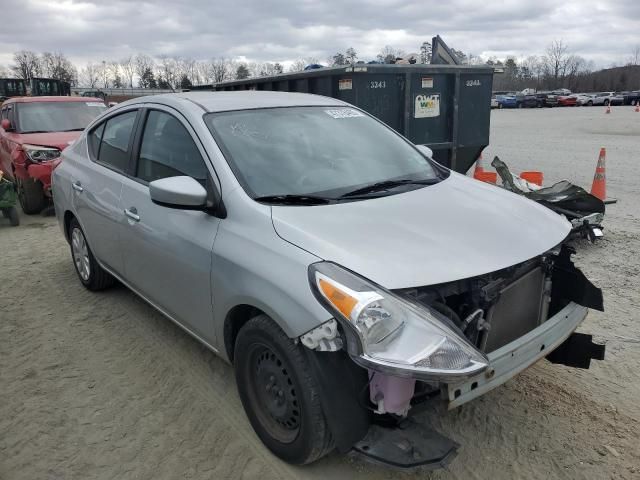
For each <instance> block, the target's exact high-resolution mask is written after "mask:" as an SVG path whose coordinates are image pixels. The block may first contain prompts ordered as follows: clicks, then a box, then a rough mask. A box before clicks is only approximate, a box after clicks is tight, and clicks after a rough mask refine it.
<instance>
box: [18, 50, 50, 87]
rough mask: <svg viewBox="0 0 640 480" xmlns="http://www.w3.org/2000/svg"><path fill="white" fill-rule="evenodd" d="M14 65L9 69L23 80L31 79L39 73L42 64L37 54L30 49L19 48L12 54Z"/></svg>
mask: <svg viewBox="0 0 640 480" xmlns="http://www.w3.org/2000/svg"><path fill="white" fill-rule="evenodd" d="M13 62H14V65H12V66H11V70H12V71H13V73H14V74H15V75H16V76H17V77H18V78H22V79H24V80H31V79H32V78H33V77H37V76H38V75H40V72H41V71H42V66H41V64H40V58H39V57H38V54H37V53H35V52H32V51H30V50H20V51H19V52H16V53H14V54H13Z"/></svg>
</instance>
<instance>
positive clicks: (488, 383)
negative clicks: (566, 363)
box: [446, 302, 588, 409]
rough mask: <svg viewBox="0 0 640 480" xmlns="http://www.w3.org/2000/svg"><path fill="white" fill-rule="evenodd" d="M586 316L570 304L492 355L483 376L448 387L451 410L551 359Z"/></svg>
mask: <svg viewBox="0 0 640 480" xmlns="http://www.w3.org/2000/svg"><path fill="white" fill-rule="evenodd" d="M587 312H588V308H586V307H583V306H581V305H578V304H577V303H574V302H571V303H569V304H568V305H567V306H566V307H564V308H563V309H562V310H560V311H559V312H558V313H556V314H555V315H554V316H553V317H551V318H549V319H548V320H547V321H546V322H544V323H543V324H542V325H540V326H539V327H537V328H535V329H534V330H532V331H530V332H529V333H527V334H526V335H523V336H522V337H520V338H518V339H517V340H514V341H513V342H511V343H509V344H507V345H505V346H503V347H501V348H499V349H497V350H495V351H493V352H491V353H489V354H488V355H487V357H488V359H489V366H488V368H487V369H486V370H485V371H484V372H482V373H479V374H477V375H475V376H473V377H470V378H467V379H465V380H464V381H460V382H456V383H448V384H446V391H447V395H448V401H449V403H448V408H449V409H452V408H455V407H458V406H460V405H462V404H464V403H466V402H468V401H470V400H473V399H474V398H477V397H479V396H481V395H484V394H485V393H487V392H488V391H489V390H492V389H494V388H495V387H497V386H499V385H502V384H503V383H505V382H506V381H507V380H509V379H511V378H513V377H514V376H516V375H517V374H518V373H520V372H521V371H523V370H525V369H526V368H527V367H529V366H531V365H533V364H534V363H536V362H537V361H538V360H540V359H541V358H543V357H546V356H547V355H549V354H550V353H551V352H552V351H553V350H555V349H556V348H557V347H559V346H560V345H561V344H562V343H563V342H564V341H565V340H566V339H567V338H568V337H569V336H570V335H571V334H572V333H573V331H574V330H575V329H576V328H577V327H578V326H579V325H580V324H581V323H582V321H583V320H584V319H585V317H586V316H587Z"/></svg>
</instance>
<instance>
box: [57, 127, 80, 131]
mask: <svg viewBox="0 0 640 480" xmlns="http://www.w3.org/2000/svg"><path fill="white" fill-rule="evenodd" d="M83 130H84V127H79V128H69V129H68V130H59V131H60V132H81V131H83Z"/></svg>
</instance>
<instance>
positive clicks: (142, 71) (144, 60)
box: [134, 53, 155, 82]
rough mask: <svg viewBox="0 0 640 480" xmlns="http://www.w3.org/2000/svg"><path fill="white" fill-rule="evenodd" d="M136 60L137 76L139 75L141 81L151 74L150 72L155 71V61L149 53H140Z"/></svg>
mask: <svg viewBox="0 0 640 480" xmlns="http://www.w3.org/2000/svg"><path fill="white" fill-rule="evenodd" d="M134 62H135V71H136V76H137V77H138V81H139V82H140V80H141V79H142V78H146V77H148V76H149V74H150V73H153V70H154V68H155V62H154V61H153V58H151V57H150V56H149V55H145V54H143V53H139V54H138V55H136V58H135V59H134Z"/></svg>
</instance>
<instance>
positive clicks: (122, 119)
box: [89, 110, 138, 172]
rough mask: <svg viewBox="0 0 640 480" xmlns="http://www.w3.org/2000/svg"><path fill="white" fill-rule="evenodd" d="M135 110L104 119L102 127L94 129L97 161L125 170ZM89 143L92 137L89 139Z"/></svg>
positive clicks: (127, 162)
mask: <svg viewBox="0 0 640 480" xmlns="http://www.w3.org/2000/svg"><path fill="white" fill-rule="evenodd" d="M137 114H138V111H137V110H134V111H132V112H127V113H123V114H121V115H118V116H115V117H111V118H110V119H109V120H107V121H106V124H105V126H104V129H103V130H102V131H101V132H100V131H99V130H100V127H98V128H97V129H94V130H93V131H92V133H91V135H94V139H93V142H94V143H95V142H98V141H99V142H100V147H99V150H98V156H97V158H98V162H100V163H103V164H105V165H107V166H109V167H111V168H113V169H115V170H119V171H121V172H126V171H127V167H128V166H129V153H130V145H131V135H132V134H133V127H134V125H135V121H136V115H137ZM98 137H99V138H98ZM89 141H90V143H91V141H92V139H91V138H90V139H89Z"/></svg>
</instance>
